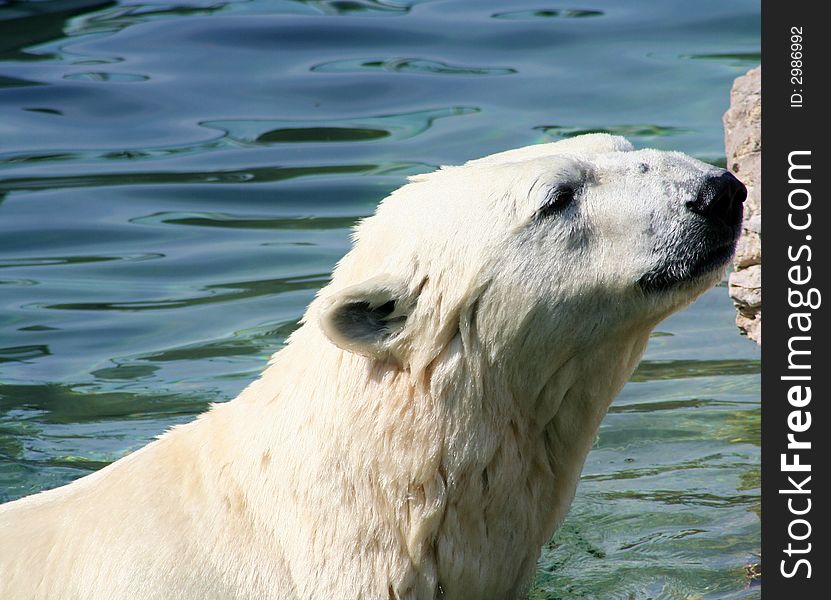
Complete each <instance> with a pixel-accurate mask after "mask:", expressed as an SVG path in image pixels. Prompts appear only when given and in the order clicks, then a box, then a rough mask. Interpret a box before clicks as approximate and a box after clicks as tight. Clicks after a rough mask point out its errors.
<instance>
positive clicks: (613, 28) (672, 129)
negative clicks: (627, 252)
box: [0, 0, 760, 600]
mask: <svg viewBox="0 0 831 600" xmlns="http://www.w3.org/2000/svg"><path fill="white" fill-rule="evenodd" d="M758 27H759V7H758V3H757V2H755V1H749V0H741V1H737V2H731V3H724V2H716V1H715V0H702V1H701V2H697V3H695V4H690V3H688V2H683V1H682V0H670V1H666V2H645V1H643V0H636V1H632V2H626V3H620V2H616V1H613V0H598V1H596V2H585V3H584V2H575V3H569V4H558V3H553V4H552V3H550V2H525V1H520V2H515V3H511V4H510V6H508V5H507V4H506V3H504V2H498V1H496V0H480V1H478V2H461V1H456V0H450V1H438V0H432V1H431V0H422V1H408V0H306V1H298V0H247V1H228V2H214V1H213V0H172V1H171V2H165V3H157V2H150V1H149V0H147V1H145V0H135V1H133V0H130V1H128V0H120V1H118V2H101V1H96V0H51V1H50V2H26V1H22V2H14V3H7V4H4V5H2V6H0V501H2V500H8V499H12V498H17V497H19V496H22V495H25V494H28V493H31V492H33V491H36V490H40V489H45V488H49V487H54V486H57V485H61V484H63V483H66V482H68V481H71V480H72V479H75V478H77V477H79V476H80V475H83V474H85V473H89V472H91V471H94V470H96V469H98V468H100V467H102V466H103V465H105V464H107V463H109V462H110V461H112V460H114V459H116V458H118V457H119V456H122V455H124V454H125V453H126V452H129V451H131V450H134V449H136V448H138V447H140V446H142V445H143V444H144V443H146V442H147V441H148V440H150V439H152V438H153V437H154V436H156V435H158V434H159V433H160V432H162V431H163V430H164V429H165V428H167V427H169V426H171V425H173V424H176V423H180V422H184V421H187V420H189V419H191V418H193V415H195V414H198V413H199V412H201V411H203V410H205V409H206V408H207V406H208V405H209V403H210V402H214V401H223V400H227V399H229V398H231V397H233V396H234V395H235V394H236V393H237V392H238V391H239V390H240V389H241V388H242V387H243V386H244V385H245V384H246V383H247V382H248V381H250V380H251V379H252V378H253V377H255V376H256V374H257V373H258V372H259V371H260V370H261V369H262V368H263V366H264V365H265V361H266V360H267V357H268V356H269V355H270V354H271V353H272V352H274V351H275V350H277V349H279V347H280V345H281V344H282V343H283V342H284V340H285V339H286V338H287V336H288V335H289V334H290V333H291V331H292V330H293V329H294V328H295V327H296V326H297V321H298V318H299V317H300V315H301V314H302V312H303V309H304V307H305V306H306V304H307V303H308V302H309V301H310V299H311V298H312V297H313V295H314V293H315V291H316V290H317V289H319V288H320V287H321V286H323V285H325V284H326V282H327V281H328V277H329V273H330V272H331V269H332V266H333V265H334V263H335V262H336V261H337V260H338V258H340V256H342V254H343V253H344V252H345V251H346V250H347V248H348V246H349V229H350V227H351V226H352V225H353V224H354V223H355V221H356V220H357V219H359V218H361V217H363V216H366V215H367V214H369V213H371V211H372V210H373V209H374V207H375V205H376V204H377V202H378V201H379V200H380V199H381V198H383V197H384V196H385V195H387V194H388V193H389V192H391V191H392V190H393V189H395V188H396V187H398V186H399V185H401V184H402V183H403V182H404V181H405V178H406V177H407V176H408V175H413V174H417V173H422V172H425V171H429V170H431V169H434V168H436V166H438V165H442V164H458V163H460V162H463V161H465V160H468V159H471V158H475V157H478V156H482V155H485V154H488V153H492V152H497V151H500V150H505V149H508V148H512V147H517V146H522V145H526V144H531V143H539V142H544V141H550V140H555V139H561V138H565V137H571V136H575V135H579V134H581V133H587V132H592V131H607V132H610V133H615V134H620V135H625V136H627V137H629V138H630V139H632V141H633V142H634V143H635V144H636V145H639V146H652V147H659V148H665V149H678V150H682V151H685V152H688V153H690V154H693V155H695V156H697V157H699V158H702V159H704V160H708V161H711V162H713V163H716V164H723V160H724V157H723V145H722V130H721V120H720V119H721V114H722V113H723V111H724V110H725V108H726V106H727V101H728V92H729V88H730V84H731V81H732V79H733V78H734V77H735V76H736V75H738V74H740V73H742V72H744V71H745V70H746V69H748V68H749V67H751V66H754V65H755V64H756V63H757V62H758V60H759V37H758ZM732 321H733V309H732V306H731V305H730V302H729V300H728V298H727V295H726V291H725V289H724V288H723V287H720V288H717V289H715V290H711V291H710V292H708V293H707V294H706V295H705V296H704V297H703V298H702V299H701V300H700V301H698V302H697V303H695V304H694V305H693V306H692V307H690V308H689V309H688V310H686V311H684V312H682V313H680V314H677V315H674V316H673V317H672V318H670V319H669V320H668V321H666V322H665V323H663V324H661V325H660V327H659V331H657V332H656V333H655V334H654V335H653V337H652V339H651V342H650V346H649V349H648V351H647V355H646V357H645V361H644V362H643V363H642V364H641V366H640V367H639V368H638V370H637V371H636V373H635V374H634V376H633V377H632V380H631V382H630V383H629V384H628V385H627V386H626V387H625V388H624V390H623V392H622V393H621V395H620V396H619V397H618V399H617V400H616V401H615V404H614V405H613V407H612V409H611V411H610V413H609V415H608V417H607V419H606V420H605V422H604V424H603V427H602V429H601V431H600V434H599V436H598V439H597V442H596V444H595V448H594V449H593V451H592V452H591V454H590V456H589V460H588V463H587V465H586V470H585V474H584V477H583V482H582V485H581V486H580V489H579V491H578V495H577V498H576V500H575V504H574V508H573V510H572V512H571V514H570V515H569V517H568V519H567V520H566V522H565V524H564V525H563V528H562V529H561V530H560V531H559V532H558V534H557V535H556V536H555V538H554V539H553V540H552V541H551V542H550V543H549V544H548V545H547V546H546V548H544V550H543V554H542V557H541V560H540V565H539V573H538V577H537V581H536V584H535V588H534V591H533V593H532V597H533V598H546V599H549V600H550V599H553V598H564V599H574V598H597V599H604V600H605V599H607V598H622V599H630V598H637V599H642V598H656V599H657V598H662V599H670V598H707V599H710V598H712V599H715V598H719V599H724V598H742V599H744V598H756V597H758V596H759V588H758V587H757V585H756V583H755V581H754V582H751V578H750V577H749V576H748V574H747V571H746V569H745V567H746V566H748V565H752V564H753V563H756V562H758V560H759V559H758V557H757V556H756V554H757V553H758V551H759V517H758V513H759V476H758V463H759V447H758V446H759V436H760V413H759V372H760V363H759V358H760V357H759V351H758V349H757V348H756V346H755V345H753V344H751V343H749V342H747V341H746V340H744V339H742V338H740V337H739V336H738V335H737V334H736V332H735V329H734V327H733V323H732ZM750 571H751V572H752V569H750Z"/></svg>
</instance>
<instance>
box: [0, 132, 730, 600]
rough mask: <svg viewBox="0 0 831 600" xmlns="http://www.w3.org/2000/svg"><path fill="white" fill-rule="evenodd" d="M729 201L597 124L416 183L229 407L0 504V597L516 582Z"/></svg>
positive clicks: (698, 281)
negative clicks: (587, 131) (586, 131)
mask: <svg viewBox="0 0 831 600" xmlns="http://www.w3.org/2000/svg"><path fill="white" fill-rule="evenodd" d="M744 193H745V192H744V187H743V186H742V185H741V183H739V182H738V180H736V179H735V178H734V177H732V175H729V174H728V173H727V172H726V171H724V170H723V169H718V168H715V167H712V166H709V165H706V164H704V163H701V162H699V161H697V160H694V159H692V158H689V157H687V156H685V155H683V154H679V153H674V152H659V151H655V150H640V151H634V150H633V149H632V146H631V145H630V144H629V143H628V142H627V141H626V140H624V139H623V138H619V137H611V136H608V135H588V136H582V137H579V138H574V139H570V140H566V141H561V142H557V143H552V144H544V145H539V146H533V147H528V148H522V149H519V150H514V151H510V152H504V153H501V154H496V155H493V156H489V157H486V158H483V159H480V160H475V161H472V162H469V163H467V164H466V165H463V166H460V167H447V168H443V169H441V170H439V171H437V172H435V173H431V174H429V175H420V176H416V177H413V178H412V180H411V183H409V184H407V185H405V186H404V187H402V188H401V189H399V190H398V191H396V192H394V193H393V194H391V195H390V196H389V198H387V199H386V200H385V201H384V202H383V203H382V204H381V206H380V207H379V209H378V211H377V213H376V214H375V215H374V216H372V217H370V218H368V219H366V220H364V221H363V222H362V223H361V224H360V225H359V226H358V227H357V229H356V231H355V244H354V248H353V249H352V250H351V251H350V252H349V253H348V254H347V255H346V256H345V257H344V258H343V260H342V261H341V262H340V264H339V265H338V266H337V268H336V269H335V272H334V275H333V278H332V282H331V283H330V284H329V285H328V286H326V287H325V288H323V289H322V290H321V291H320V293H319V294H318V296H317V298H316V299H315V300H314V301H313V302H312V303H311V305H310V306H309V309H308V311H307V312H306V315H305V317H304V320H303V325H302V326H301V327H300V328H299V329H298V330H297V331H296V332H295V333H294V334H293V335H292V336H291V338H290V340H289V343H288V345H287V346H286V347H285V348H284V349H282V350H281V351H279V352H278V353H277V354H275V355H274V357H273V359H272V361H271V363H270V365H269V366H268V368H267V369H266V371H265V372H264V373H263V375H262V377H261V378H260V379H259V380H257V381H255V382H254V383H252V384H251V385H250V386H249V387H248V388H247V389H246V390H245V391H243V392H242V394H240V396H239V397H238V398H236V399H235V400H233V401H231V402H228V403H226V404H222V405H218V406H214V407H213V408H212V409H211V410H210V411H209V412H207V413H206V414H203V415H202V416H201V417H199V418H198V419H196V421H195V422H193V423H190V424H188V425H184V426H179V427H175V428H173V429H172V430H171V431H169V432H168V433H166V434H165V435H163V436H162V437H161V438H160V439H158V440H157V441H155V442H153V443H151V444H149V445H148V446H147V447H145V448H144V449H142V450H139V451H138V452H135V453H133V454H131V455H129V456H127V457H125V458H123V459H121V460H119V461H117V462H115V463H114V464H112V465H110V466H108V467H106V468H104V469H102V470H101V471H99V472H97V473H95V474H92V475H89V476H87V477H84V478H82V479H79V480H78V481H76V482H74V483H72V484H70V485H67V486H65V487H62V488H59V489H55V490H52V491H48V492H43V493H40V494H37V495H34V496H31V497H29V498H25V499H22V500H18V501H16V502H11V503H9V504H7V505H5V506H3V507H0V597H2V598H3V599H9V600H23V599H30V598H49V599H52V598H55V599H70V598H72V599H74V598H78V599H105V598H106V599H108V600H111V599H148V598H157V599H171V598H182V599H185V598H187V599H197V598H198V599H200V600H204V599H213V598H216V599H220V598H222V599H227V598H234V599H241V598H246V599H257V600H262V599H281V600H282V599H285V600H299V599H309V600H311V599H320V600H322V599H338V600H351V599H355V600H358V599H370V600H372V599H383V600H390V599H405V598H406V599H425V600H427V599H429V600H433V599H436V598H443V599H444V600H451V599H465V600H476V599H487V600H498V599H515V598H520V597H522V595H523V594H524V593H525V592H526V591H527V589H528V586H529V584H530V583H531V581H532V578H533V575H534V570H535V563H536V561H537V558H538V556H539V552H540V547H541V545H542V544H543V543H545V542H546V541H547V540H548V539H549V538H550V537H551V535H552V533H553V531H554V529H555V528H556V527H557V525H558V524H559V523H560V521H561V520H562V519H563V516H564V515H565V513H566V511H567V509H568V507H569V504H570V503H571V500H572V498H573V495H574V491H575V487H576V485H577V480H578V477H579V475H580V470H581V468H582V465H583V462H584V459H585V457H586V454H587V452H588V451H589V447H590V446H591V444H592V441H593V438H594V436H595V435H596V432H597V429H598V426H599V424H600V421H601V419H602V418H603V416H604V414H605V413H606V410H607V408H608V406H609V403H610V402H611V400H612V397H613V396H614V395H615V394H616V393H617V391H618V390H619V389H620V388H621V386H622V385H623V383H624V381H625V380H626V378H627V377H628V376H629V375H630V374H631V372H632V370H633V369H634V368H635V365H636V364H637V362H638V359H639V357H640V355H641V352H642V351H643V349H644V346H645V345H646V342H647V338H648V336H649V333H650V331H651V330H652V328H653V327H654V326H655V324H656V323H658V322H659V321H660V320H661V319H663V318H664V317H666V316H667V315H668V314H670V313H671V312H673V311H675V310H677V309H679V308H680V307H682V306H684V305H686V304H687V303H689V302H690V301H691V300H692V299H693V298H695V297H696V296H697V295H699V294H700V293H702V292H703V291H704V290H705V289H707V288H708V287H709V286H711V285H713V284H714V283H715V282H716V281H717V280H718V279H719V277H720V276H721V274H722V270H723V268H724V266H725V265H726V263H727V261H728V259H729V258H730V256H731V254H732V252H733V247H734V244H735V240H736V236H737V234H738V231H739V223H740V221H741V212H742V208H741V202H742V200H743V199H744Z"/></svg>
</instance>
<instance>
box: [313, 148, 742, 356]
mask: <svg viewBox="0 0 831 600" xmlns="http://www.w3.org/2000/svg"><path fill="white" fill-rule="evenodd" d="M744 197H745V188H744V186H743V185H742V184H741V183H740V182H739V181H738V180H737V179H736V178H735V177H733V176H732V175H731V174H730V173H728V172H727V171H725V170H724V169H720V168H717V167H714V166H711V165H708V164H705V163H703V162H701V161H698V160H695V159H693V158H690V157H689V156H686V155H684V154H681V153H678V152H664V151H658V150H637V151H636V150H634V149H633V147H632V145H631V144H630V143H629V142H628V141H626V140H625V139H623V138H621V137H614V136H609V135H606V134H592V135H585V136H580V137H575V138H572V139H568V140H563V141H560V142H556V143H550V144H543V145H537V146H529V147H526V148H521V149H517V150H512V151H508V152H503V153H500V154H495V155H492V156H488V157H485V158H481V159H478V160H473V161H470V162H468V163H466V164H465V165H462V166H456V167H444V168H442V169H440V170H439V171H436V172H434V173H430V174H427V175H419V176H416V177H412V178H411V181H410V183H409V184H407V185H405V186H404V187H402V188H400V189H398V190H397V191H395V192H394V193H392V194H391V195H390V196H389V197H388V198H387V199H385V200H384V201H383V203H382V204H381V205H380V207H379V208H378V210H377V212H376V214H375V215H373V216H372V217H369V218H367V219H365V220H364V221H363V222H362V223H361V224H360V225H359V226H358V227H357V229H356V231H355V234H354V242H355V243H354V248H353V249H352V250H351V252H349V253H348V254H347V255H346V256H345V257H344V259H343V260H342V261H341V263H340V264H339V266H338V267H337V269H336V270H335V273H334V275H333V280H332V282H331V284H330V285H329V286H327V287H326V288H324V289H323V290H322V291H321V294H320V295H319V297H318V299H317V300H316V301H315V303H313V304H312V307H311V309H310V312H309V313H308V314H307V317H306V319H307V320H310V319H316V320H317V322H318V323H319V324H320V327H321V329H322V330H323V332H324V333H325V334H326V336H327V337H328V338H329V339H330V340H331V341H332V342H333V343H334V344H335V345H337V346H339V347H341V348H342V349H344V350H347V351H349V352H353V353H358V354H361V355H365V356H368V357H371V358H374V359H378V360H382V361H386V362H388V363H390V364H396V365H399V366H400V367H402V368H409V369H412V370H414V371H418V370H423V369H425V368H427V367H428V365H430V364H431V363H432V362H433V361H435V360H436V359H437V357H439V356H442V355H444V356H445V357H446V356H447V352H448V348H451V347H452V348H453V352H452V353H453V354H461V355H465V354H471V353H474V352H475V353H477V354H478V355H479V356H485V357H487V362H488V363H490V364H492V365H496V364H503V365H504V364H506V363H511V364H513V365H518V364H523V365H527V366H528V367H529V368H530V369H534V368H540V367H541V365H542V364H543V363H544V362H545V361H546V360H551V361H553V362H556V360H557V359H556V357H557V356H559V355H563V354H564V353H571V354H573V353H575V352H579V351H580V348H585V347H589V346H592V345H595V346H596V345H597V344H598V343H600V342H602V341H603V340H604V339H609V338H611V337H614V336H621V335H625V334H626V332H632V331H639V332H646V333H647V334H648V332H649V330H651V328H652V327H654V325H655V324H656V323H657V322H658V321H660V320H661V319H662V318H664V317H665V316H667V315H668V314H669V313H670V312H672V311H674V310H677V309H678V308H680V307H682V306H684V305H685V304H687V303H689V302H690V301H692V300H693V299H694V298H695V297H696V296H697V295H698V294H700V293H702V292H703V291H704V290H706V289H707V288H708V287H710V286H711V285H713V284H714V283H715V282H717V281H718V279H719V278H720V277H721V276H722V274H723V269H724V268H725V266H726V264H727V263H728V261H729V259H730V257H731V256H732V253H733V250H734V246H735V242H736V239H737V236H738V233H739V230H740V223H741V218H742V202H743V200H744Z"/></svg>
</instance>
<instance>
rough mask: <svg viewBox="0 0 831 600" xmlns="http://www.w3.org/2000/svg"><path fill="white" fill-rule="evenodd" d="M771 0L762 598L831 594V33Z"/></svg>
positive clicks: (766, 33)
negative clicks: (830, 156)
mask: <svg viewBox="0 0 831 600" xmlns="http://www.w3.org/2000/svg"><path fill="white" fill-rule="evenodd" d="M823 12H825V4H824V3H822V2H808V1H807V0H803V1H801V2H800V1H796V2H782V1H778V2H777V1H774V0H765V1H764V2H763V3H762V194H763V197H762V305H763V307H764V308H763V313H764V317H763V320H762V327H763V335H762V339H763V343H762V595H763V597H764V598H769V599H770V600H779V599H780V598H781V599H788V598H799V599H806V600H813V599H817V600H819V599H824V598H829V597H831V591H829V584H828V581H827V580H826V579H825V578H826V576H827V575H829V574H831V564H830V563H829V560H828V559H829V557H831V552H829V551H828V549H829V546H831V531H829V527H828V521H829V516H828V515H829V511H831V501H829V495H831V469H829V465H831V386H829V382H831V352H829V345H830V344H829V337H831V327H829V317H828V314H829V310H831V289H829V287H828V271H829V265H831V250H829V246H831V243H829V240H831V211H829V210H828V204H829V202H831V186H829V181H831V164H829V161H828V154H829V153H828V146H829V140H828V139H827V136H828V135H829V134H828V133H827V132H828V131H829V127H828V120H829V117H828V114H827V112H828V110H829V108H831V97H829V94H828V85H827V80H828V73H829V70H831V69H830V68H829V67H831V44H829V38H831V29H829V25H828V20H827V19H826V18H824V17H823V14H822V13H823Z"/></svg>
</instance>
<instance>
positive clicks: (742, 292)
mask: <svg viewBox="0 0 831 600" xmlns="http://www.w3.org/2000/svg"><path fill="white" fill-rule="evenodd" d="M761 86H762V67H761V66H759V67H756V68H755V69H752V70H750V71H748V72H747V74H746V75H742V76H741V77H739V78H737V79H736V81H735V82H733V89H732V91H731V92H730V108H729V109H728V110H727V112H726V113H725V114H724V145H725V149H726V151H727V168H728V169H730V170H731V171H732V172H733V173H734V174H735V175H736V177H738V178H739V179H741V180H742V182H744V184H745V185H746V186H747V192H748V193H747V201H746V202H745V208H744V223H743V224H742V237H741V239H740V240H739V243H738V247H737V248H736V256H735V258H734V259H733V266H734V271H733V272H732V273H731V274H730V280H729V282H728V286H729V290H730V297H731V298H732V299H733V303H734V304H735V305H736V309H737V315H736V325H738V326H739V329H741V330H742V331H743V332H744V333H746V334H747V336H748V337H749V338H750V339H752V340H755V341H756V342H757V343H759V344H761V343H762V96H761Z"/></svg>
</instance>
